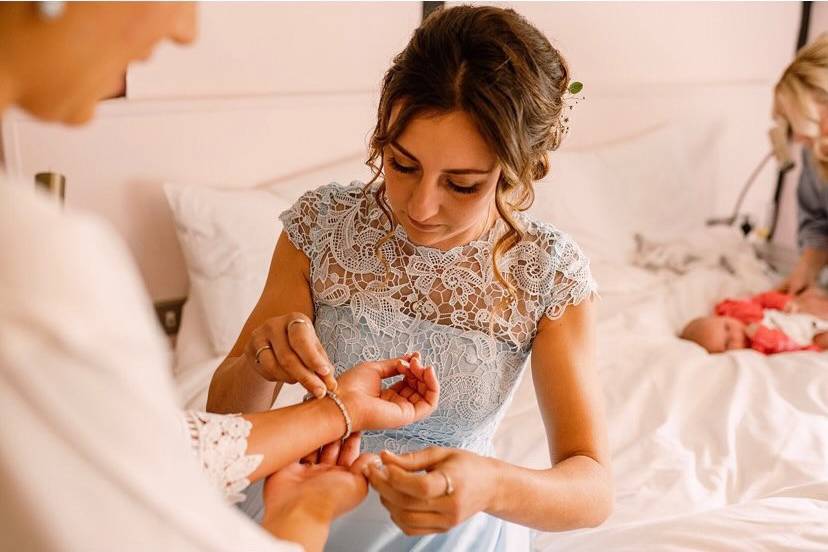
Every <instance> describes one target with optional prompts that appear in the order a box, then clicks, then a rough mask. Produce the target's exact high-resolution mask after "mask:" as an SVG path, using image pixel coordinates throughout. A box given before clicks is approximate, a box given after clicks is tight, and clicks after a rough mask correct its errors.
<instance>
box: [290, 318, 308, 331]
mask: <svg viewBox="0 0 828 552" xmlns="http://www.w3.org/2000/svg"><path fill="white" fill-rule="evenodd" d="M307 323H308V321H307V320H305V319H304V318H294V319H293V320H291V321H290V322H288V325H287V331H290V327H291V326H293V325H294V324H307Z"/></svg>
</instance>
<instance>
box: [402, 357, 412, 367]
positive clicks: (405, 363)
mask: <svg viewBox="0 0 828 552" xmlns="http://www.w3.org/2000/svg"><path fill="white" fill-rule="evenodd" d="M400 365H402V366H404V367H405V368H411V364H410V363H409V362H408V361H407V360H403V359H400Z"/></svg>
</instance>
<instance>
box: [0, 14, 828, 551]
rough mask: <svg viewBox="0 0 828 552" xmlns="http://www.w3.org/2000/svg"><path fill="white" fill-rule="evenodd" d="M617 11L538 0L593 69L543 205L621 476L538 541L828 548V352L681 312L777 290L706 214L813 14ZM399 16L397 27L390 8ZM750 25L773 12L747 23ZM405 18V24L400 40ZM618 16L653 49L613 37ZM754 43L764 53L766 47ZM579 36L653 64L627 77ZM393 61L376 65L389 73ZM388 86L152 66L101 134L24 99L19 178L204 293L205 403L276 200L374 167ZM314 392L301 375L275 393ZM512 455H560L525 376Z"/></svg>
mask: <svg viewBox="0 0 828 552" xmlns="http://www.w3.org/2000/svg"><path fill="white" fill-rule="evenodd" d="M607 6H609V5H607V4H600V5H596V4H591V3H584V4H577V5H568V4H556V5H554V6H538V5H531V6H521V7H519V9H520V10H521V11H524V12H525V13H526V14H527V16H529V17H530V19H532V20H533V21H536V22H537V24H538V25H539V26H541V28H543V29H545V30H547V31H548V32H550V33H552V34H554V35H555V36H557V37H558V38H559V41H558V43H559V45H560V46H561V47H562V48H563V49H564V51H565V52H570V53H572V56H571V59H570V61H571V63H572V64H573V67H574V68H575V69H576V70H577V71H576V73H575V75H576V77H577V78H579V79H580V80H583V81H585V84H586V88H585V93H584V95H585V96H586V98H585V99H584V100H583V101H580V102H579V103H578V105H576V106H574V110H573V121H572V128H573V132H572V135H571V136H570V137H569V138H568V139H567V140H566V142H565V144H564V147H563V149H562V150H561V151H560V152H556V153H555V154H554V155H553V157H552V171H551V173H550V176H549V177H548V178H547V179H544V181H542V182H540V183H539V184H538V186H537V190H538V197H537V200H536V204H535V206H534V207H533V214H534V215H535V216H537V217H539V218H542V219H544V220H547V221H550V222H552V223H553V224H555V225H557V226H559V227H560V228H561V229H563V230H565V231H567V232H569V233H571V234H572V235H573V236H574V237H575V238H576V239H577V241H578V242H579V243H580V245H581V246H582V247H583V248H584V250H585V251H586V252H587V254H588V255H589V257H590V259H591V266H592V269H593V272H594V275H595V277H596V279H597V281H598V283H599V286H600V293H601V299H600V303H599V317H598V336H599V339H598V367H599V370H600V374H601V377H602V382H603V386H604V391H605V395H606V398H607V406H608V415H609V422H610V424H609V430H610V431H609V434H610V441H611V445H612V456H613V469H614V472H615V480H616V507H615V511H614V513H613V515H612V516H611V518H610V519H609V520H608V521H607V522H606V523H604V524H603V525H602V526H600V527H598V528H594V529H588V530H581V531H573V532H568V533H558V534H551V533H550V534H538V535H537V537H536V539H535V545H534V546H535V549H536V550H539V551H554V550H589V551H593V550H630V551H632V550H635V551H638V550H669V551H677V550H751V551H753V550H828V353H813V352H806V353H794V354H787V355H780V356H775V357H763V356H760V355H759V354H757V353H754V352H751V351H739V352H736V353H728V354H724V355H718V356H710V355H707V354H706V353H704V351H702V350H701V349H700V348H698V347H696V346H695V345H693V344H690V343H686V342H682V341H680V340H679V339H678V338H676V332H677V331H678V329H679V328H680V327H681V325H682V324H683V322H686V321H687V320H688V319H689V318H691V317H693V316H696V315H698V314H701V313H702V312H705V311H707V310H709V309H710V307H711V306H712V305H713V304H714V303H715V302H716V301H717V300H718V299H721V298H722V297H723V296H739V295H743V294H747V293H751V292H755V291H760V290H762V289H765V288H767V287H770V286H771V285H772V284H773V283H774V282H775V281H776V279H777V278H778V277H779V275H778V274H775V273H773V272H772V271H769V270H768V267H766V266H764V265H763V264H762V263H761V262H759V261H757V260H756V258H755V256H754V254H753V249H752V247H753V245H754V244H753V243H751V242H750V241H747V240H744V239H743V238H742V237H741V236H740V234H739V233H738V232H737V231H735V230H732V229H726V228H709V227H706V226H705V224H704V221H705V219H707V218H709V217H711V216H720V215H722V214H728V212H729V209H730V207H731V206H732V204H733V200H734V198H735V197H736V196H737V194H738V192H739V188H740V187H741V184H742V182H743V179H744V178H745V177H746V176H747V174H749V172H750V171H751V169H752V168H753V166H754V165H755V164H756V163H757V162H758V161H759V160H760V159H761V158H762V157H763V156H764V155H765V153H766V152H767V150H768V145H767V141H766V139H765V133H766V130H767V127H768V124H769V120H768V111H769V109H768V106H769V97H770V96H769V94H770V92H769V91H770V86H771V82H772V79H773V78H774V77H775V72H776V71H778V70H779V69H780V68H781V66H782V64H783V63H784V61H785V59H786V58H787V57H788V56H789V51H787V50H784V51H781V53H779V52H780V49H781V48H782V46H781V45H787V44H788V43H790V44H793V40H794V34H795V31H796V26H795V23H796V17H797V15H798V14H797V11H796V10H797V7H796V6H795V5H793V4H766V5H764V6H762V7H756V6H753V5H747V4H728V5H723V4H706V5H704V6H703V7H697V8H691V7H689V5H688V4H683V3H678V4H672V5H669V6H668V5H658V6H656V7H652V8H649V7H647V6H645V5H644V4H633V5H628V7H627V8H625V9H623V10H622V9H621V8H618V7H607ZM228 9H229V8H226V7H220V6H218V7H205V10H204V12H205V13H206V14H207V19H208V23H209V22H210V21H212V25H213V27H216V28H218V27H219V26H220V25H219V23H220V22H221V20H222V19H223V18H225V17H226V16H227V15H228V12H227V11H226V10H228ZM256 9H268V10H276V9H278V8H276V7H266V8H265V7H262V8H256ZM291 9H295V10H297V13H298V11H301V10H299V8H297V7H296V6H294V7H293V8H291ZM384 9H385V10H390V11H388V12H387V13H386V12H383V13H382V14H380V15H379V16H378V17H380V18H381V19H383V20H382V21H381V22H380V23H381V24H384V23H387V21H388V20H389V18H390V17H392V15H393V14H392V13H391V11H393V10H392V8H390V7H386V8H384ZM400 9H403V8H400ZM404 9H406V10H408V11H411V7H410V6H408V7H405V8H404ZM648 10H649V11H648ZM415 11H416V10H415ZM409 15H410V14H409ZM314 17H315V18H318V17H319V16H318V15H316V14H314ZM406 17H408V16H406ZM746 17H750V18H752V19H751V21H752V22H753V23H755V25H753V26H744V25H742V26H740V25H739V22H741V21H743V20H745V18H746ZM357 19H359V20H362V19H365V17H361V18H357ZM357 19H355V20H354V24H356V21H357ZM369 19H370V17H369ZM409 19H410V17H409ZM561 21H562V22H563V23H558V22H561ZM677 21H680V22H682V23H683V25H677V24H676V22H677ZM786 21H787V23H786ZM413 24H414V23H412V22H411V21H408V22H407V23H405V25H408V26H411V25H413ZM405 25H402V24H401V27H400V29H399V30H397V31H394V32H390V31H389V33H388V34H389V35H393V36H394V40H395V41H399V37H400V36H403V34H404V33H405V32H407V31H406V30H405ZM213 27H209V26H206V28H207V29H208V30H209V29H212V28H213ZM296 27H297V28H299V27H300V26H299V25H296ZM326 28H328V29H330V28H335V25H334V26H333V27H331V25H328V27H326ZM619 29H621V30H623V29H627V30H628V31H630V32H633V34H634V37H633V38H634V40H630V41H618V39H619V35H618V30H619ZM694 29H696V30H698V29H703V31H704V33H703V34H704V37H705V40H706V41H707V42H706V46H705V48H706V49H704V51H702V52H699V51H698V50H695V49H690V50H687V49H684V50H681V52H679V54H681V55H682V56H683V59H689V60H691V63H689V65H683V66H682V67H681V69H677V68H676V67H675V66H674V56H673V55H672V54H671V53H669V52H667V53H665V51H664V49H663V48H662V49H659V48H660V46H659V45H660V44H663V43H665V42H667V41H668V40H672V41H673V44H680V43H681V40H682V39H683V38H684V39H688V40H689V38H688V37H695V36H696V35H697V34H698V33H696V31H694ZM645 31H646V32H645ZM297 33H298V31H297ZM401 33H402V34H401ZM266 34H267V33H266V32H264V31H263V36H264V35H266ZM299 34H301V33H299ZM682 37H683V38H682ZM737 39H738V40H737ZM648 40H652V41H653V44H650V43H648V42H647V41H648ZM596 41H597V42H596ZM757 43H761V44H762V46H763V48H765V49H764V50H762V51H761V52H760V53H761V55H752V54H754V53H755V52H754V51H753V50H752V49H751V47H750V46H749V45H750V44H757ZM212 44H213V46H215V47H219V46H221V41H220V40H218V39H216V40H214V41H213V43H212ZM578 44H581V45H582V46H581V47H580V49H579V46H578ZM584 44H593V45H595V44H598V45H599V46H600V48H601V49H602V51H612V50H608V49H610V48H614V49H615V50H618V51H619V52H620V55H622V56H626V58H627V59H637V58H640V57H643V58H644V59H642V60H640V62H639V63H635V62H630V65H631V67H630V70H624V71H620V70H619V68H618V66H617V64H616V63H615V62H614V61H613V60H612V59H610V58H609V57H600V58H599V57H594V56H592V55H591V53H592V52H593V51H594V48H593V49H589V48H585V47H583V45H584ZM734 44H736V45H737V46H738V47H737V46H733V45H734ZM746 44H747V45H748V46H746ZM371 47H372V48H375V47H376V46H375V45H374V46H371ZM398 47H399V45H398V44H396V42H395V43H394V44H393V45H392V46H391V47H389V48H390V49H389V51H394V50H395V49H396V48H398ZM785 47H786V48H787V46H785ZM734 48H735V49H734ZM705 51H706V52H707V53H708V54H709V53H710V52H715V53H716V54H715V55H716V57H715V63H707V62H705V61H704V59H706V58H705V57H704V55H703V54H704V52H705ZM372 55H373V54H372ZM171 56H172V54H171ZM694 56H698V60H697V63H692V60H693V59H694ZM381 57H382V56H381V55H379V54H376V55H373V57H372V58H371V59H372V60H373V62H372V63H373V65H372V69H371V70H372V71H373V70H374V69H376V68H377V67H381V66H382V65H383V63H382V60H381ZM708 57H709V56H708ZM175 61H176V60H175V59H173V57H170V56H165V55H161V56H160V58H159V64H160V65H159V66H158V67H161V68H162V69H165V70H166V73H165V74H166V75H167V77H169V76H170V75H174V74H175V71H176V67H177V65H176V63H175ZM185 61H186V60H185ZM202 61H203V60H202ZM312 61H313V60H311V59H307V60H304V61H302V60H299V61H295V62H291V65H290V67H291V68H292V69H291V70H294V71H295V72H296V74H297V75H301V74H302V71H301V70H300V69H301V67H302V63H311V62H312ZM202 65H203V63H202ZM198 66H199V65H198V64H195V65H191V66H190V67H198ZM297 68H299V69H297ZM352 69H353V70H354V71H356V70H358V67H354V68H352ZM349 70H350V69H349ZM145 73H147V74H152V73H153V71H152V70H148V71H146V72H145ZM251 75H252V76H251ZM208 76H209V74H208ZM247 77H249V78H247V80H245V79H243V78H241V77H239V76H238V75H237V76H236V81H237V82H241V83H243V84H244V85H245V86H246V87H247V86H253V85H255V84H256V83H257V82H258V80H257V78H256V73H255V72H250V73H248V74H247ZM375 77H376V76H375V75H373V74H371V75H369V76H368V77H365V78H354V79H353V80H351V81H348V90H344V89H341V88H335V87H331V88H325V86H324V83H322V85H320V83H319V82H316V81H314V86H317V88H318V86H322V88H318V89H314V90H313V93H312V94H302V93H300V92H301V91H298V92H297V91H296V90H281V91H280V90H275V91H274V90H266V91H263V90H254V91H253V92H254V93H248V92H249V90H248V89H247V88H245V90H244V91H243V92H244V93H243V94H242V93H241V92H239V91H237V90H230V91H228V90H227V89H225V88H220V89H215V90H205V89H204V88H203V87H202V88H198V87H197V86H195V84H193V83H196V84H197V82H196V81H193V80H186V82H185V80H180V81H176V80H175V79H170V78H165V79H161V80H163V82H162V83H161V84H162V85H159V84H158V82H161V81H160V80H159V81H158V82H156V83H155V84H153V81H152V80H141V78H142V76H141V73H140V72H138V73H136V74H133V75H132V76H131V84H134V85H135V86H134V87H133V88H132V89H133V91H137V92H134V93H135V94H138V96H136V97H135V98H131V99H128V100H116V101H111V102H107V103H106V104H105V105H104V106H102V108H101V110H100V112H99V116H98V117H97V119H96V121H95V122H94V124H92V125H91V126H89V127H86V128H84V129H82V130H76V131H71V133H70V131H67V130H64V129H58V128H54V127H52V126H49V125H43V124H41V123H38V122H36V121H33V120H32V119H30V118H28V117H26V116H25V115H22V114H20V113H12V114H10V115H9V116H8V117H5V118H4V120H3V146H4V153H5V161H6V165H7V168H8V171H9V174H10V176H12V177H17V178H19V179H22V180H30V179H31V177H32V175H33V174H34V173H35V172H38V171H40V170H44V169H55V170H59V171H60V172H63V173H64V174H66V175H67V179H68V189H67V208H69V209H74V208H82V209H86V210H93V211H97V212H98V213H99V214H101V215H102V216H104V217H105V218H107V219H109V221H110V223H111V224H112V225H113V226H114V227H115V228H116V229H117V230H118V231H119V232H120V233H121V234H122V235H123V236H124V238H125V240H126V241H127V243H128V244H129V246H130V247H131V249H132V251H133V253H134V254H135V257H136V262H137V264H138V267H139V269H140V270H141V273H142V275H143V276H144V279H145V282H146V284H147V288H148V291H149V293H150V295H151V296H152V298H153V299H155V300H163V299H169V298H176V297H183V296H188V300H187V303H186V304H185V306H184V312H183V319H182V325H181V330H180V332H179V334H178V336H177V344H176V348H175V362H174V366H173V372H174V376H175V378H176V381H177V384H178V388H179V393H180V396H181V403H182V406H185V407H189V408H202V407H203V406H204V404H205V400H206V393H207V386H208V385H209V381H210V377H211V375H212V372H213V370H214V369H215V367H216V366H217V365H218V364H219V362H220V361H221V359H222V358H223V357H224V354H225V353H226V352H227V350H229V347H230V345H232V342H233V341H234V340H235V337H236V335H237V332H238V330H239V328H240V326H241V324H242V322H243V320H244V318H245V317H246V315H247V313H249V311H250V308H251V307H252V305H253V303H254V302H255V300H256V299H257V297H258V294H259V293H260V291H261V286H262V284H263V282H264V275H265V271H266V268H267V266H268V261H269V256H270V254H271V253H272V248H273V244H274V242H275V239H276V236H277V235H278V232H279V230H280V227H279V223H278V220H277V219H276V215H277V214H278V212H279V211H281V210H282V209H285V208H287V207H288V206H289V205H290V204H291V202H292V201H294V200H295V199H296V198H297V197H298V196H299V195H300V194H301V193H302V192H303V191H305V190H307V189H310V188H314V187H317V186H319V185H322V184H325V183H327V182H329V181H332V180H337V181H339V182H348V181H350V180H353V179H358V180H364V179H365V178H366V177H367V176H368V172H367V169H366V168H365V167H364V165H363V158H364V151H365V141H364V139H365V136H366V132H367V131H368V129H369V128H370V126H371V123H372V117H373V110H374V106H375V101H376V91H375V90H373V89H368V88H366V87H365V83H366V82H369V81H370V82H373V81H372V79H375ZM228 82H230V81H222V83H223V84H222V85H223V86H225V85H227V83H228ZM274 82H275V81H274V80H273V79H270V80H269V81H268V83H269V85H271V84H274ZM182 83H183V84H187V85H188V88H187V89H186V90H184V89H180V86H182V85H183V84H182ZM354 83H356V84H354ZM230 84H232V82H231V83H230ZM276 84H278V83H276ZM159 86H160V88H159ZM176 86H178V87H179V88H176ZM194 86H195V88H193V87H194ZM274 86H275V84H274ZM170 87H172V88H170ZM161 89H163V90H161ZM159 90H161V92H159ZM162 92H163V93H162ZM210 93H214V94H219V95H217V96H211V94H210ZM330 121H335V122H336V124H333V125H331V124H330ZM320 130H324V132H321V131H320ZM308 144H314V146H315V147H313V148H309V147H307V145H308ZM92 160H94V163H92V162H91V161H92ZM774 180H775V173H774V171H773V168H772V167H768V168H767V170H766V171H765V172H763V173H762V174H761V175H760V179H759V181H758V183H757V188H756V189H757V190H760V191H759V192H758V193H755V194H753V195H752V196H751V197H750V198H749V200H748V202H747V203H746V208H747V209H748V210H749V211H750V212H752V213H754V216H755V217H756V218H757V219H761V218H762V216H763V215H764V213H765V211H766V209H767V200H768V198H769V191H770V190H771V189H772V185H773V183H774ZM761 190H765V191H764V192H762V191H761ZM636 234H639V235H642V236H645V237H647V238H648V239H654V240H660V241H661V242H663V243H678V242H681V243H684V244H685V245H687V246H688V247H695V248H697V249H698V251H700V252H701V255H700V256H701V257H705V256H709V254H710V252H711V251H715V255H716V257H717V258H722V257H723V258H728V259H731V260H732V261H733V262H731V263H729V264H728V266H729V269H727V268H725V267H723V266H721V264H720V263H715V262H713V263H704V262H701V263H698V264H697V265H694V266H691V267H689V269H688V270H687V271H685V272H684V273H683V274H676V273H672V272H670V271H665V270H660V271H653V270H645V269H643V268H641V267H638V266H636V265H635V264H634V263H633V262H632V261H631V259H632V256H633V253H634V248H635V242H634V236H635V235H636ZM301 394H302V393H301V391H300V390H299V389H297V388H296V386H289V387H287V388H286V390H285V391H284V392H283V393H282V394H281V395H280V398H279V401H278V403H277V406H278V405H283V404H289V403H291V402H294V401H296V400H297V399H298V398H299V397H300V396H301ZM496 448H497V450H498V454H499V455H500V456H501V457H502V458H504V459H506V460H508V461H511V462H514V463H516V464H520V465H525V466H532V467H542V466H545V465H548V461H549V455H548V451H547V449H546V445H545V439H544V434H543V426H542V424H541V421H540V417H539V414H538V411H537V406H536V400H535V397H534V392H533V389H532V382H531V377H530V376H529V375H528V373H527V375H526V376H525V377H524V378H523V380H522V381H521V383H520V385H519V388H518V389H517V391H516V393H515V395H514V397H513V400H512V403H511V405H510V410H509V413H508V415H507V416H506V418H505V419H504V421H503V423H502V425H501V427H500V429H499V431H498V433H497V437H496Z"/></svg>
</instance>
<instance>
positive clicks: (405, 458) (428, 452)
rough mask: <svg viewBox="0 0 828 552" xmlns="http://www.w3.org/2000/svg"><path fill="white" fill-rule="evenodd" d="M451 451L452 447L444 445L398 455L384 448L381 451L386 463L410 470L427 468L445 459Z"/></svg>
mask: <svg viewBox="0 0 828 552" xmlns="http://www.w3.org/2000/svg"><path fill="white" fill-rule="evenodd" d="M450 453H451V449H446V448H442V447H430V448H427V449H422V450H418V451H415V452H409V453H407V454H400V455H396V454H394V453H393V452H391V451H388V450H384V451H382V453H381V456H382V461H383V462H385V463H386V464H393V465H395V466H399V467H401V468H403V469H405V470H408V471H420V470H426V471H428V469H429V468H431V467H432V466H434V465H435V464H439V463H440V462H442V461H443V460H445V459H446V458H447V457H448V455H449V454H450Z"/></svg>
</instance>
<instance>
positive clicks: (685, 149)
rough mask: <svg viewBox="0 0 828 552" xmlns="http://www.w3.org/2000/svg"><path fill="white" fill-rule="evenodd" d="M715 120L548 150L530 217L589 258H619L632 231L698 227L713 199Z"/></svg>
mask: <svg viewBox="0 0 828 552" xmlns="http://www.w3.org/2000/svg"><path fill="white" fill-rule="evenodd" d="M721 130H722V125H721V124H720V122H719V121H708V122H685V123H681V124H674V125H670V126H666V127H662V128H659V129H657V130H654V131H652V132H650V133H647V134H645V135H643V136H639V137H636V138H634V139H631V140H627V141H624V142H621V143H618V144H614V145H610V146H604V147H600V148H595V149H591V150H589V151H584V152H566V151H561V152H554V153H552V154H551V156H550V166H551V168H550V172H549V175H548V176H547V177H546V178H544V179H543V180H541V181H539V182H537V183H536V186H535V191H536V194H535V203H534V205H533V207H532V209H531V210H530V213H532V214H533V215H534V216H535V217H537V218H539V219H541V220H544V221H547V222H550V223H552V224H554V225H555V226H557V227H559V228H560V229H561V230H564V231H566V232H568V233H570V234H571V235H572V237H573V238H574V239H575V240H576V241H577V242H578V244H579V245H580V246H581V247H582V248H583V249H584V251H585V252H586V254H587V255H588V256H590V257H592V258H594V259H602V260H608V261H617V262H626V261H627V260H628V259H629V256H630V255H631V254H632V252H633V250H634V241H633V236H634V235H635V234H636V233H641V234H643V235H645V236H651V237H660V238H665V239H670V238H673V237H677V236H681V235H684V234H686V233H687V232H692V231H695V230H698V229H701V228H704V221H705V219H706V218H707V217H709V216H711V214H712V213H713V211H714V206H715V195H716V194H715V188H716V173H717V166H718V144H719V140H718V139H719V137H720V136H721Z"/></svg>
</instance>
